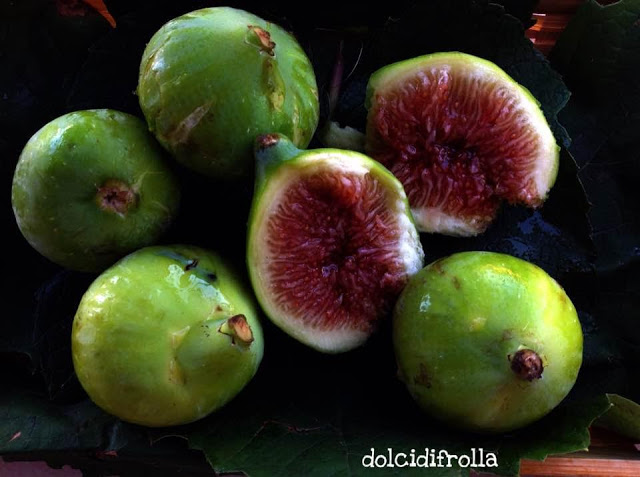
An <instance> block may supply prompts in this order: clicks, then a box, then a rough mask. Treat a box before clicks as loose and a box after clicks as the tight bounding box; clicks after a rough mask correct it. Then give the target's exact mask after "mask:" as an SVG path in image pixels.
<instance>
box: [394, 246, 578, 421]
mask: <svg viewBox="0 0 640 477" xmlns="http://www.w3.org/2000/svg"><path fill="white" fill-rule="evenodd" d="M393 344H394V349H395V354H396V359H397V363H398V372H399V376H400V378H401V379H402V381H404V383H405V385H406V386H407V389H408V390H409V392H410V393H411V395H412V396H413V398H414V399H415V400H416V402H417V403H418V404H419V405H420V406H421V407H422V408H423V409H424V410H425V411H426V412H428V413H429V414H430V415H432V416H434V417H436V418H438V419H441V420H443V421H445V422H447V423H449V424H451V425H453V426H456V427H460V428H464V429H469V430H474V431H480V432H504V431H510V430H513V429H517V428H520V427H523V426H526V425H527V424H530V423H532V422H534V421H536V420H538V419H540V418H541V417H542V416H544V415H545V414H547V413H548V412H549V411H551V410H552V409H553V408H554V407H556V406H557V405H558V404H559V403H560V402H561V401H562V399H563V398H564V397H565V396H566V395H567V394H568V393H569V391H570V390H571V388H572V387H573V385H574V383H575V381H576V378H577V376H578V371H579V369H580V365H581V363H582V329H581V327H580V322H579V321H578V316H577V314H576V310H575V308H574V306H573V304H572V303H571V300H570V299H569V297H568V296H567V294H566V293H565V291H564V290H563V289H562V288H561V287H560V285H558V283H557V282H556V281H555V280H553V279H552V278H551V277H550V276H549V275H548V274H547V273H546V272H545V271H544V270H542V269H541V268H539V267H537V266H535V265H533V264H531V263H529V262H527V261H524V260H521V259H518V258H515V257H512V256H509V255H504V254H499V253H491V252H463V253H458V254H454V255H451V256H449V257H446V258H443V259H441V260H438V261H436V262H433V263H431V264H430V265H428V266H427V267H425V268H424V269H422V270H421V271H420V272H419V273H417V274H416V275H414V276H413V277H412V278H411V280H410V281H409V283H408V284H407V286H406V288H405V289H404V290H403V292H402V294H401V295H400V298H399V300H398V302H397V303H396V306H395V309H394V315H393Z"/></svg>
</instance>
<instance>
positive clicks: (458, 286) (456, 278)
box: [451, 277, 460, 290]
mask: <svg viewBox="0 0 640 477" xmlns="http://www.w3.org/2000/svg"><path fill="white" fill-rule="evenodd" d="M451 281H452V282H453V286H454V288H455V289H456V290H460V280H459V279H458V277H453V278H452V279H451Z"/></svg>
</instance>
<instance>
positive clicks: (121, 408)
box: [72, 245, 264, 427]
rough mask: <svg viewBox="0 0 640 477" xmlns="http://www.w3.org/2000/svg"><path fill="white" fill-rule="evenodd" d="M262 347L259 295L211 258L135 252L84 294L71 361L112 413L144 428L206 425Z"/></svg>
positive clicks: (189, 250)
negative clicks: (199, 422)
mask: <svg viewBox="0 0 640 477" xmlns="http://www.w3.org/2000/svg"><path fill="white" fill-rule="evenodd" d="M263 349H264V343H263V336H262V329H261V326H260V323H259V321H258V318H257V315H256V308H255V305H254V302H253V297H252V296H251V294H250V292H248V291H247V290H246V289H245V288H244V286H243V284H242V282H241V281H240V280H239V278H238V277H237V276H236V274H235V272H234V271H233V270H232V269H231V268H229V266H228V265H227V264H226V263H225V262H224V260H222V259H221V258H220V257H219V256H217V255H216V254H214V253H213V252H210V251H207V250H203V249H201V248H198V247H194V246H185V245H175V246H155V247H147V248H144V249H141V250H138V251H136V252H134V253H132V254H130V255H128V256H127V257H125V258H123V259H122V260H120V261H119V262H118V263H116V264H115V265H114V266H112V267H111V268H109V269H107V270H106V271H105V272H103V273H102V274H101V275H100V276H99V277H98V278H97V279H96V280H95V281H94V282H93V284H92V285H91V286H90V287H89V289H88V290H87V292H86V293H85V294H84V296H83V297H82V300H81V302H80V305H79V307H78V311H77V313H76V316H75V318H74V322H73V330H72V352H73V364H74V367H75V371H76V374H77V376H78V379H79V380H80V383H81V384H82V386H83V387H84V389H85V390H86V392H87V394H88V395H89V397H90V398H91V399H92V400H93V402H95V403H96V404H97V405H98V406H100V407H101V408H102V409H104V410H105V411H107V412H109V413H111V414H113V415H115V416H118V417H119V418H121V419H123V420H125V421H128V422H133V423H136V424H141V425H144V426H152V427H157V426H171V425H177V424H185V423H188V422H192V421H195V420H197V419H200V418H202V417H204V416H206V415H207V414H209V413H211V412H213V411H215V410H217V409H219V408H220V407H222V406H224V405H225V404H226V403H227V402H229V401H230V400H231V399H233V398H234V397H235V396H236V395H237V394H238V393H239V392H240V391H241V390H242V388H244V386H245V385H246V384H247V383H248V382H249V381H250V380H251V378H252V377H253V376H254V374H255V373H256V371H257V369H258V366H259V364H260V361H261V359H262V355H263Z"/></svg>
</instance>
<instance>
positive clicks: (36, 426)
mask: <svg viewBox="0 0 640 477" xmlns="http://www.w3.org/2000/svg"><path fill="white" fill-rule="evenodd" d="M122 427H123V424H122V423H121V422H120V421H118V420H117V419H116V418H114V417H112V416H109V415H108V414H105V413H104V412H102V411H101V410H100V409H98V408H97V407H96V406H95V405H94V404H93V403H91V402H89V401H83V402H80V403H78V404H73V405H68V406H61V405H55V404H51V403H47V402H46V401H45V400H43V399H42V398H37V397H34V396H31V395H29V394H26V393H24V392H21V391H20V390H18V389H11V388H8V389H4V390H3V391H2V393H0V454H2V453H8V452H22V451H33V450H59V451H61V450H71V449H98V448H100V449H119V448H121V447H122V446H123V445H125V444H126V437H125V435H126V434H125V433H123V432H122Z"/></svg>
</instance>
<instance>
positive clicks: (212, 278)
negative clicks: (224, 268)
mask: <svg viewBox="0 0 640 477" xmlns="http://www.w3.org/2000/svg"><path fill="white" fill-rule="evenodd" d="M207 278H208V279H209V280H211V281H212V282H215V281H216V280H217V279H218V276H217V275H216V274H215V273H213V272H209V273H207Z"/></svg>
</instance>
